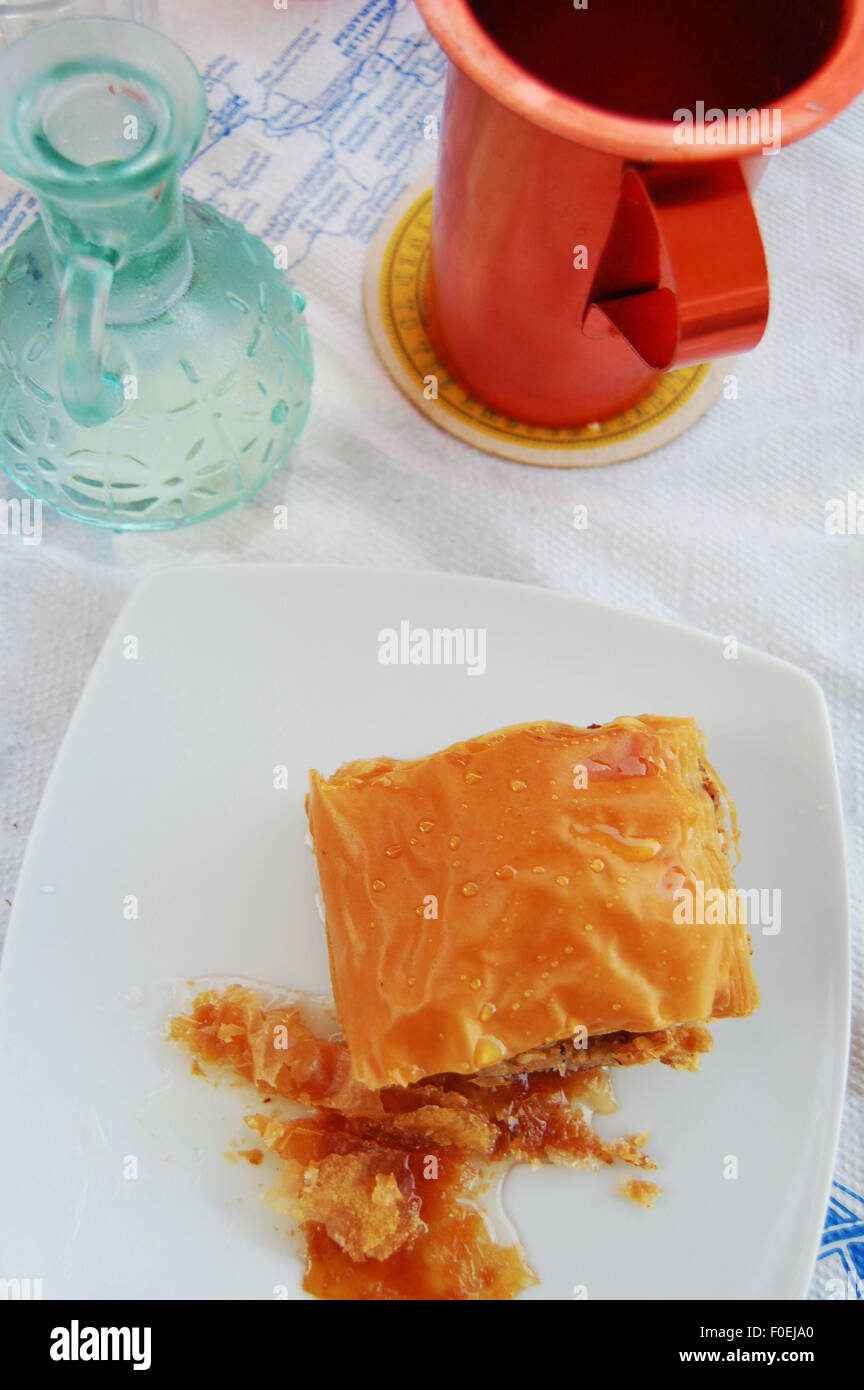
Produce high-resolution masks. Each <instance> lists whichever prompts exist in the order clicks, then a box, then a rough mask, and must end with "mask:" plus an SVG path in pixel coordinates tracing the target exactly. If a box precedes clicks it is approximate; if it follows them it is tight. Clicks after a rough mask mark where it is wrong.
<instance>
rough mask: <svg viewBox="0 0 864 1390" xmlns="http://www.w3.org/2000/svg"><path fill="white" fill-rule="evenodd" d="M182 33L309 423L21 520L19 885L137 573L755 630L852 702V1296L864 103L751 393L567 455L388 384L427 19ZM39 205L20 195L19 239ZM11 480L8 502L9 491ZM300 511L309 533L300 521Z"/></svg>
mask: <svg viewBox="0 0 864 1390" xmlns="http://www.w3.org/2000/svg"><path fill="white" fill-rule="evenodd" d="M163 8H164V9H165V10H166V11H169V7H168V6H164V7H163ZM163 27H164V28H165V29H166V31H167V32H169V33H170V34H171V35H172V36H173V37H175V38H176V39H178V41H179V42H181V43H182V44H183V45H184V46H185V47H186V48H187V49H188V50H189V52H190V53H191V55H192V57H193V58H194V60H195V61H196V63H197V64H198V66H199V68H200V70H201V71H202V72H203V73H204V74H205V77H206V80H207V85H208V93H209V103H210V109H211V119H210V123H209V126H208V131H207V136H206V138H205V141H204V144H203V146H202V152H201V153H200V154H199V155H198V156H197V157H196V158H195V160H194V161H193V163H192V165H191V166H190V168H189V169H188V171H187V174H186V175H185V177H184V186H185V187H186V188H187V189H188V191H189V192H191V193H193V194H195V195H196V196H198V197H201V198H205V199H211V200H213V201H215V202H216V204H217V205H218V206H219V207H220V208H222V210H223V211H226V212H228V213H229V214H232V215H234V216H240V217H242V218H243V219H244V220H245V222H246V224H247V225H248V226H249V228H250V230H252V231H253V232H256V233H258V234H259V235H262V236H263V237H264V238H265V239H266V240H267V241H268V243H269V244H271V245H274V244H276V243H281V244H284V245H286V247H287V248H288V252H289V260H290V262H291V265H292V275H293V277H294V278H295V280H296V282H297V284H298V285H299V286H300V288H301V289H302V290H303V292H304V293H305V294H306V295H307V297H308V301H309V308H308V317H309V327H310V332H311V334H312V337H313V342H314V346H315V352H316V365H317V381H316V387H315V397H314V403H313V411H312V415H311V417H310V420H309V423H308V426H307V429H306V432H305V434H304V436H303V438H302V441H301V443H300V445H299V446H298V447H297V449H296V450H295V452H294V454H293V457H292V459H291V461H290V464H289V466H288V467H287V468H285V469H284V470H282V471H281V472H280V473H279V474H278V475H277V476H276V477H275V479H274V480H273V481H272V482H271V483H270V484H268V485H267V486H266V487H265V488H264V489H263V490H262V491H261V492H260V493H258V494H257V496H256V497H255V498H254V499H253V501H252V502H250V503H249V504H247V505H246V506H244V507H242V508H240V509H238V510H235V511H233V512H229V513H227V514H226V515H223V516H221V517H219V518H217V519H216V520H214V521H210V522H207V523H205V524H203V525H201V526H200V527H192V528H190V529H188V530H184V531H180V532H175V533H164V534H155V535H125V536H124V535H112V534H110V533H107V532H103V531H99V530H96V529H93V528H90V527H87V526H82V525H79V524H76V523H73V522H71V521H65V520H63V519H62V518H59V517H56V516H54V515H53V514H51V513H49V512H48V511H47V510H46V512H45V516H44V529H43V535H42V540H41V543H40V544H38V545H25V544H23V542H22V539H21V538H20V537H15V536H4V535H0V643H2V655H3V660H2V668H3V673H4V689H3V694H2V704H0V720H2V739H0V748H2V758H3V764H4V766H3V774H2V821H0V875H2V885H3V887H2V894H0V897H2V898H4V899H7V900H10V899H12V897H13V896H14V885H15V882H16V878H17V875H18V870H19V867H20V862H21V858H22V854H23V850H24V846H25V843H26V839H27V835H28V832H29V830H30V827H31V825H32V823H33V819H34V816H35V813H36V809H37V806H38V802H39V798H40V795H41V793H42V790H43V787H44V785H45V781H46V777H47V775H48V771H49V769H50V767H51V763H52V761H53V759H54V756H55V754H56V752H57V749H58V747H59V744H60V741H61V739H62V737H63V733H64V731H65V728H66V725H67V722H68V720H69V717H70V715H71V713H72V710H73V708H74V706H75V702H76V700H77V697H78V695H79V693H80V691H81V688H82V686H83V684H84V682H85V680H86V678H87V675H88V672H89V670H90V667H91V665H92V663H93V660H94V658H95V656H96V654H97V652H98V650H99V647H100V644H101V642H102V639H103V637H104V635H105V633H106V631H107V629H108V626H109V624H110V623H111V621H112V619H113V618H114V617H115V615H116V614H117V612H118V610H119V608H120V607H121V605H122V603H123V601H124V599H125V598H126V596H127V595H128V594H129V592H130V590H131V589H132V587H133V585H134V584H135V583H136V581H137V580H139V579H140V578H141V577H142V576H144V575H147V574H149V573H151V572H152V571H153V570H154V569H157V568H160V567H162V566H167V565H177V564H193V565H194V564H211V563H214V562H223V561H227V560H252V561H265V560H282V561H324V562H336V563H346V564H370V565H390V566H401V567H405V568H423V569H431V570H453V571H462V572H465V573H470V574H479V575H486V576H492V577H499V578H506V579H514V580H519V581H523V582H526V583H532V584H540V585H544V586H548V587H549V588H553V589H558V590H563V591H567V592H569V593H573V594H579V595H581V596H584V597H587V598H591V599H598V600H601V601H603V602H605V603H611V604H614V605H617V606H619V607H622V608H628V609H632V610H635V611H637V612H641V613H646V614H652V615H656V616H659V617H663V618H670V619H674V620H676V621H679V622H682V623H685V624H689V625H691V626H693V627H696V628H701V629H704V630H706V631H709V632H712V633H715V634H718V635H721V636H722V635H727V634H734V635H735V636H736V637H737V638H738V639H739V641H740V642H742V643H746V644H747V645H750V646H753V647H758V648H762V649H763V650H765V651H767V652H770V653H772V654H774V655H775V656H779V657H782V658H785V659H786V660H787V661H791V662H793V663H795V664H796V665H799V666H802V667H804V668H805V669H806V670H808V671H809V672H811V673H812V675H813V676H815V677H816V679H817V680H818V681H819V683H820V685H821V686H822V688H823V690H824V692H825V695H826V697H827V701H828V705H829V708H830V713H831V719H832V724H833V732H834V738H835V743H836V747H837V749H838V764H839V774H840V782H841V788H842V795H843V801H844V807H845V813H846V818H847V835H848V849H849V861H850V862H849V868H850V878H851V891H852V900H853V922H854V927H855V931H856V934H857V941H858V948H857V950H856V958H855V982H854V1021H853V1037H854V1042H853V1050H852V1059H851V1079H850V1086H849V1093H848V1098H847V1103H846V1113H845V1119H844V1125H843V1132H842V1138H841V1143H840V1150H839V1154H838V1160H837V1170H836V1176H837V1178H838V1180H839V1181H840V1182H841V1183H842V1184H843V1188H844V1189H845V1191H841V1190H840V1189H838V1190H837V1193H836V1202H835V1204H834V1208H833V1216H832V1221H833V1225H832V1227H831V1233H829V1235H830V1239H829V1240H828V1241H827V1243H826V1246H825V1251H826V1254H827V1258H826V1259H824V1260H823V1261H821V1262H820V1264H819V1265H818V1266H817V1270H816V1273H815V1275H814V1284H813V1295H814V1296H816V1297H839V1296H840V1293H839V1291H838V1290H839V1283H840V1281H842V1279H843V1278H844V1277H845V1275H844V1269H845V1270H846V1271H847V1272H848V1271H849V1270H853V1272H854V1261H855V1258H857V1259H858V1260H859V1262H860V1258H861V1246H860V1245H858V1247H857V1251H856V1248H855V1244H854V1231H855V1229H856V1224H855V1223H856V1219H857V1228H858V1229H859V1230H860V1224H861V1223H860V1216H861V1211H862V1203H861V1201H860V1197H859V1198H856V1196H855V1194H856V1193H857V1194H862V1193H864V1041H862V1031H861V1029H862V1005H864V993H862V973H861V951H860V940H861V927H862V895H864V873H862V863H861V853H860V850H861V843H862V831H864V809H862V808H864V731H862V718H861V714H862V674H864V631H862V621H861V610H862V578H864V575H862V570H864V534H831V533H830V532H829V531H828V530H826V509H827V508H828V506H829V505H830V503H831V500H832V499H839V500H840V501H841V502H842V503H843V504H844V505H845V504H846V502H847V500H848V498H849V495H850V494H852V493H857V497H858V498H859V499H862V500H864V465H862V457H864V454H862V443H861V435H862V432H864V259H862V255H861V225H862V219H864V104H862V103H860V102H859V103H858V104H857V105H856V106H855V107H853V108H852V109H850V110H849V111H848V112H846V113H845V114H844V115H843V116H842V117H841V118H840V119H839V120H838V121H836V122H835V123H834V124H833V125H832V126H831V127H829V128H828V129H826V130H823V131H822V132H820V133H818V134H817V135H815V136H814V137H812V138H811V139H809V140H807V141H805V142H804V143H802V144H799V145H797V146H794V147H792V148H790V149H788V150H785V151H783V152H782V153H781V154H780V155H779V156H778V157H777V158H776V159H773V160H772V163H771V168H770V169H769V170H768V171H767V175H766V177H765V179H764V181H763V183H762V185H761V187H760V189H759V191H758V194H757V206H758V211H759V214H760V219H761V223H762V228H763V233H764V238H765V242H766V246H767V250H768V257H769V262H770V267H771V274H772V287H773V305H772V312H771V321H770V325H769V328H768V331H767V334H766V337H765V339H764V341H763V343H762V345H761V346H760V347H759V349H758V350H757V351H756V352H754V353H753V354H751V355H750V356H748V357H746V358H742V359H741V360H740V361H739V364H738V367H737V373H738V377H739V394H738V398H737V400H723V399H721V400H719V401H718V402H717V403H716V405H714V406H713V407H712V409H711V410H710V412H709V413H708V415H707V416H706V417H705V418H704V419H703V420H702V421H701V422H700V423H699V424H698V425H697V426H696V427H695V428H693V429H691V430H690V431H689V432H688V433H687V434H685V435H684V436H683V437H682V438H680V439H678V440H677V441H676V442H675V443H673V444H671V445H669V446H668V447H666V448H664V449H663V450H661V451H660V452H658V453H655V454H653V455H651V456H649V457H647V458H644V459H642V460H637V461H635V462H633V463H628V464H621V465H617V466H615V467H610V468H605V469H595V470H589V471H560V470H545V469H538V468H529V467H523V466H519V465H516V464H511V463H506V462H503V461H499V460H496V459H493V458H490V457H487V456H485V455H483V454H480V453H478V452H475V451H474V450H472V449H471V448H469V447H468V446H466V445H464V444H462V443H460V442H458V441H456V440H455V439H453V438H451V437H450V436H448V435H446V434H444V433H442V432H440V431H439V430H438V429H437V428H436V427H435V426H434V425H433V424H432V423H430V422H429V421H427V420H426V419H425V418H423V417H422V416H421V415H420V414H419V413H418V412H417V411H415V410H414V408H413V407H412V406H411V405H410V404H409V403H408V401H407V400H406V399H405V398H404V397H403V396H402V395H401V393H400V392H399V390H398V389H397V388H396V386H395V385H394V384H393V383H392V382H391V380H390V378H389V377H388V376H387V374H386V373H385V371H384V370H383V368H382V367H381V365H380V363H379V361H378V358H377V356H376V354H375V351H374V349H373V347H372V345H371V342H370V340H369V337H368V335H367V332H366V328H365V326H364V322H363V315H362V308H361V282H362V270H363V263H364V256H365V252H366V248H367V245H368V241H369V239H370V237H371V236H372V234H373V233H374V231H375V229H376V227H377V225H378V223H379V222H380V219H381V217H382V215H383V213H384V211H385V210H386V208H387V207H388V206H389V205H390V204H391V203H392V202H393V201H394V199H395V198H396V197H397V196H398V195H399V193H400V192H401V191H402V190H403V189H404V188H405V187H406V186H407V184H408V183H410V182H411V181H412V180H413V179H415V178H416V177H417V176H418V175H420V174H421V173H422V172H423V171H424V170H426V169H431V167H432V166H433V164H434V160H435V153H436V147H435V144H434V142H430V141H429V140H426V139H424V138H423V124H424V118H425V117H426V116H427V115H434V114H435V113H436V112H437V111H438V110H439V107H440V100H441V95H442V90H443V78H444V70H445V65H444V62H443V59H442V57H441V54H440V51H439V49H438V47H437V45H436V44H434V43H433V42H432V41H431V40H430V39H429V37H428V36H427V35H426V34H425V31H424V29H423V26H422V22H421V20H420V18H419V15H418V14H417V12H416V11H415V10H414V8H413V6H412V5H411V4H409V3H407V0H371V3H363V0H328V3H327V4H326V5H325V4H323V3H316V0H288V4H287V8H285V9H277V8H276V7H275V6H272V7H271V6H270V5H269V4H267V3H265V0H260V3H258V4H256V5H254V6H252V5H250V6H246V5H244V6H242V7H241V6H238V5H236V4H235V3H233V0H208V3H207V4H206V5H204V4H203V0H195V3H192V2H191V0H189V3H186V4H184V5H183V6H182V7H171V9H170V12H169V13H167V14H166V15H165V16H164V20H163ZM32 207H33V204H32V200H30V199H28V198H27V196H26V195H23V194H22V193H21V192H20V190H16V189H15V188H14V187H13V186H12V185H11V184H9V183H7V182H0V239H2V238H5V239H7V240H8V238H9V236H10V235H11V234H13V233H14V231H15V230H16V224H19V222H20V219H21V218H22V217H25V218H26V217H28V216H30V215H32ZM0 487H3V488H4V489H5V491H4V493H3V495H4V496H5V497H10V496H13V495H14V489H13V486H12V484H11V483H8V482H6V481H5V480H4V481H3V483H2V484H0ZM281 503H284V504H285V505H286V506H287V525H286V527H285V529H279V530H277V529H275V528H274V524H273V520H274V513H273V508H274V506H276V505H278V504H281ZM577 504H582V505H584V506H585V507H587V509H588V525H587V527H586V528H585V529H576V528H574V525H573V508H574V506H576V505H577ZM862 529H864V525H862ZM0 906H2V912H3V921H4V922H5V918H6V915H7V914H8V907H7V906H6V905H5V904H0ZM818 929H820V924H816V923H814V930H818ZM781 1177H782V1175H779V1174H778V1180H780V1179H781ZM856 1201H857V1206H856V1205H855V1203H856ZM856 1214H857V1215H856ZM859 1239H860V1237H859ZM831 1280H834V1281H837V1282H835V1283H831V1282H829V1281H831ZM858 1287H859V1296H860V1290H861V1287H862V1285H861V1283H860V1279H859V1286H858Z"/></svg>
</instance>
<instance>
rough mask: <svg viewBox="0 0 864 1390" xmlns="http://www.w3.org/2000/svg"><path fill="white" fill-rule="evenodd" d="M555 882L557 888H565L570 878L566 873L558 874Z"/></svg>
mask: <svg viewBox="0 0 864 1390" xmlns="http://www.w3.org/2000/svg"><path fill="white" fill-rule="evenodd" d="M555 882H556V883H557V884H558V887H559V888H566V887H567V885H568V883H569V882H570V880H569V878H568V877H567V875H566V874H559V875H558V877H557V878H556V880H555Z"/></svg>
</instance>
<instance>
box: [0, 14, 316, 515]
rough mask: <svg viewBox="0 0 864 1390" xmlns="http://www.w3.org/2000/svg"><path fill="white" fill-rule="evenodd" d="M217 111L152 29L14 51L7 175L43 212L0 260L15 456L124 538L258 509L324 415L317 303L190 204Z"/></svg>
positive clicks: (8, 53)
mask: <svg viewBox="0 0 864 1390" xmlns="http://www.w3.org/2000/svg"><path fill="white" fill-rule="evenodd" d="M205 117H206V103H205V97H204V89H203V86H202V83H201V81H200V79H199V77H198V74H197V73H196V71H195V69H194V67H193V66H192V64H191V62H190V61H189V59H188V58H187V57H186V55H185V54H184V53H183V52H182V51H181V50H180V49H179V48H177V47H176V46H175V45H174V44H173V43H172V42H171V41H170V40H169V39H167V38H165V37H164V35H162V34H159V33H156V32H155V31H154V30H152V29H148V28H145V27H144V26H142V25H138V24H132V23H129V22H127V21H124V20H113V19H76V20H69V21H65V22H61V23H57V24H52V25H49V26H48V27H47V28H43V29H37V30H34V31H33V32H31V33H29V34H27V35H25V37H24V38H21V39H18V40H17V41H16V42H15V43H13V44H11V45H10V46H9V47H8V48H7V49H5V50H4V51H3V52H2V54H0V166H2V167H3V168H4V169H5V170H6V171H7V173H9V174H11V175H12V176H13V177H14V178H16V179H17V180H19V181H20V182H21V183H23V184H25V185H26V186H27V187H28V188H31V189H32V190H33V191H34V192H35V193H36V194H37V196H38V198H39V201H40V207H41V214H42V215H41V218H39V219H37V221H36V222H35V223H34V224H33V225H31V226H29V227H27V228H26V229H25V230H24V231H23V232H21V233H20V235H19V236H18V237H17V239H16V240H15V241H14V242H13V244H12V245H11V246H10V247H9V248H8V249H7V250H6V251H5V252H3V253H2V256H0V457H2V462H3V467H4V468H5V470H6V472H7V473H8V474H9V476H10V477H11V478H13V479H14V481H15V482H16V483H18V484H19V485H20V486H21V487H22V488H23V489H25V491H27V492H29V493H30V494H31V495H32V496H34V497H37V498H40V499H42V500H44V501H46V502H50V503H52V504H53V505H54V506H55V507H56V508H57V509H58V510H59V511H61V512H63V513H64V514H66V515H68V516H74V517H76V518H78V519H80V520H83V521H89V522H93V523H95V524H97V525H101V526H108V527H111V528H113V529H128V528H133V529H154V528H163V527H169V526H177V525H183V524H187V523H189V522H192V521H199V520H201V519H202V518H204V517H207V516H212V515H214V514H215V513H217V512H221V511H223V510H224V509H225V508H226V507H230V506H232V505H233V504H234V503H236V502H239V501H241V500H242V499H243V498H245V497H248V496H249V494H250V493H252V492H253V491H254V490H255V489H256V488H257V487H260V485H261V484H262V483H263V482H265V481H266V479H267V478H269V477H270V475H271V474H272V473H273V472H274V470H275V469H276V468H278V467H279V466H280V464H282V463H283V461H284V459H285V457H286V455H287V453H288V451H289V449H290V448H291V445H292V444H293V442H294V441H295V439H296V438H297V435H298V434H299V432H300V430H301V429H302V427H303V423H304V421H305V419H306V415H307V412H308V409H309V396H310V388H311V382H312V354H311V350H310V346H309V339H308V335H307V332H306V326H305V322H304V315H303V308H304V301H303V298H302V296H301V295H300V294H299V292H298V291H297V290H293V289H292V288H291V285H290V284H289V282H288V280H287V278H286V276H285V274H284V271H283V270H282V269H281V268H279V266H278V265H277V263H276V258H274V255H273V253H271V252H270V251H268V249H267V248H266V247H265V246H264V244H263V243H262V242H261V241H259V240H258V239H257V238H256V237H253V236H251V235H250V234H249V233H248V232H246V231H245V230H244V229H243V228H242V227H241V226H240V224H239V223H237V222H233V221H230V220H229V219H228V218H226V217H223V216H222V215H221V214H220V213H218V212H217V211H216V210H215V209H214V208H211V207H208V206H207V205H206V204H202V203H198V202H196V201H194V200H193V199H191V198H188V197H187V198H184V197H183V195H182V193H181V190H180V180H179V171H180V169H181V167H182V165H183V164H184V162H185V161H186V160H188V159H189V157H190V156H191V155H192V153H193V151H194V150H195V147H196V146H197V144H198V141H199V139H200V137H201V133H202V130H203V127H204V121H205Z"/></svg>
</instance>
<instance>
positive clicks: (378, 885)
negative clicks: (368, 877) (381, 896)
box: [372, 878, 387, 893]
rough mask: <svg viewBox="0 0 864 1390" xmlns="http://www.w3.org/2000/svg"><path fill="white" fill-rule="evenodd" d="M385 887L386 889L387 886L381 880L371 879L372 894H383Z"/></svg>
mask: <svg viewBox="0 0 864 1390" xmlns="http://www.w3.org/2000/svg"><path fill="white" fill-rule="evenodd" d="M386 887H387V885H386V883H385V882H384V880H383V878H373V880H372V892H373V893H383V892H384V889H385V888H386Z"/></svg>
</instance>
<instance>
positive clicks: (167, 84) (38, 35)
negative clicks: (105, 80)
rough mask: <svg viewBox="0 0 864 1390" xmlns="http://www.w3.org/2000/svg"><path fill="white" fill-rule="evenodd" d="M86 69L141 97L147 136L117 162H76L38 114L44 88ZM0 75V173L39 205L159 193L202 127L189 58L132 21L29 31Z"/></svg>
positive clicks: (91, 20)
mask: <svg viewBox="0 0 864 1390" xmlns="http://www.w3.org/2000/svg"><path fill="white" fill-rule="evenodd" d="M88 64H90V65H92V66H91V67H90V68H89V69H88V67H87V65H88ZM88 71H89V73H90V74H91V75H92V76H94V77H96V78H97V79H98V76H99V74H104V75H105V76H109V75H110V74H112V73H115V74H116V75H117V76H118V77H119V78H120V79H121V80H122V79H126V78H128V79H129V80H130V81H133V82H137V84H138V86H139V87H140V89H141V91H140V93H136V92H135V91H134V90H131V89H130V90H129V92H128V96H129V98H130V100H131V101H135V102H140V101H141V98H142V97H147V99H148V100H147V103H146V105H148V106H149V107H150V108H151V109H150V111H149V112H148V114H151V115H152V117H153V128H152V135H151V138H149V139H148V140H146V141H145V142H144V144H143V145H142V146H141V147H140V148H139V149H138V150H137V151H135V152H132V153H130V155H129V156H128V157H124V158H123V159H122V160H115V159H111V160H108V161H106V162H95V163H87V162H83V161H78V160H77V159H75V158H70V157H68V156H67V155H64V153H63V152H62V151H61V150H60V149H58V148H57V147H56V146H55V144H54V141H53V140H52V139H51V138H49V137H47V130H46V127H45V125H44V122H43V113H44V104H45V100H48V99H49V98H50V95H51V91H52V87H55V88H59V86H60V84H61V83H62V82H65V81H69V80H74V79H75V78H76V77H78V78H84V77H86V76H87V74H88ZM0 74H2V75H4V76H5V77H6V81H5V83H4V84H3V87H2V90H0V167H2V168H3V169H4V170H5V171H6V172H7V173H8V174H9V175H11V176H12V177H13V178H15V179H16V180H18V182H20V183H22V184H24V186H25V187H27V188H31V189H33V190H34V191H35V192H36V193H37V194H38V195H39V196H40V197H53V198H58V199H66V200H70V199H71V200H72V201H76V202H88V203H98V202H103V201H109V202H111V201H114V200H115V198H116V197H117V196H118V194H119V195H120V196H122V195H123V194H124V193H127V194H131V193H134V192H136V191H138V190H141V189H144V188H147V187H149V186H151V185H157V184H159V183H161V182H162V181H163V180H164V179H166V178H167V177H169V176H170V175H171V174H172V173H173V172H174V171H176V170H177V169H178V168H179V167H180V166H181V165H182V164H185V162H186V160H187V159H188V158H189V157H190V156H191V154H192V153H193V151H194V150H195V149H196V147H197V145H198V143H199V141H200V139H201V134H202V132H203V129H204V124H205V121H206V119H207V102H206V97H205V93H204V85H203V82H202V81H201V77H200V75H199V73H198V70H197V68H196V67H195V65H194V63H193V62H192V60H191V58H190V57H189V55H188V54H187V53H186V52H185V51H184V50H183V49H182V48H181V47H180V46H179V45H178V44H176V43H174V41H173V40H172V39H170V38H169V37H168V36H167V35H165V34H162V33H160V32H159V31H158V30H155V29H151V28H150V27H149V26H147V25H143V24H138V23H136V22H134V21H132V20H125V19H113V18H108V17H103V16H97V17H86V18H74V19H65V20H60V21H58V22H57V23H54V24H51V25H47V26H45V27H43V28H41V29H34V30H31V31H30V32H29V33H27V34H25V35H23V36H22V37H21V38H19V39H16V40H15V41H14V43H11V44H10V45H9V46H8V48H6V49H4V50H2V51H0ZM122 90H124V91H125V88H123V89H122ZM133 109H135V110H137V107H134V108H133Z"/></svg>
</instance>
